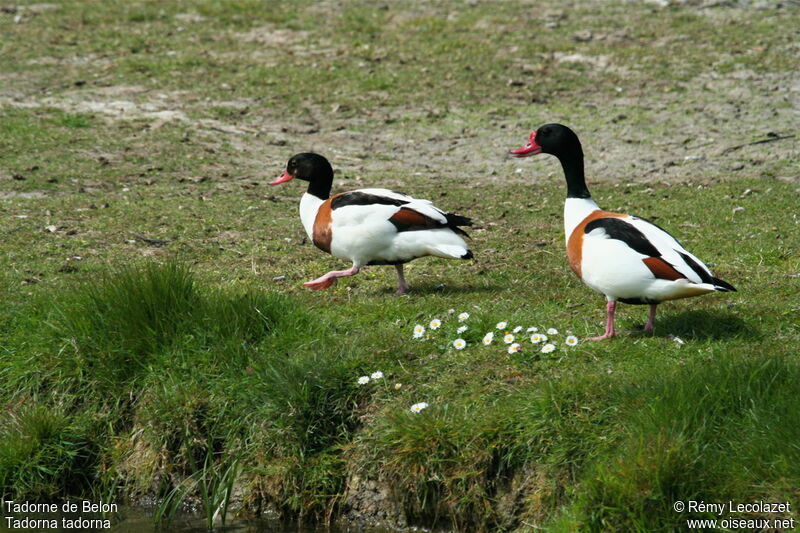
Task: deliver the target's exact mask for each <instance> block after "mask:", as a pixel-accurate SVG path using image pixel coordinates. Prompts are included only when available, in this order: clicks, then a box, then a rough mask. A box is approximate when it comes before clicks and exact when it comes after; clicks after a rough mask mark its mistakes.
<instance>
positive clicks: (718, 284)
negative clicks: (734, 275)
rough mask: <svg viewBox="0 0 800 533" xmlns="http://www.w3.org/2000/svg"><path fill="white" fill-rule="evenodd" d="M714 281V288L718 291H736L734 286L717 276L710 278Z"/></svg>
mask: <svg viewBox="0 0 800 533" xmlns="http://www.w3.org/2000/svg"><path fill="white" fill-rule="evenodd" d="M711 280H712V281H713V283H714V288H715V289H716V290H718V291H720V292H736V287H734V286H733V285H731V284H730V283H728V282H727V281H724V280H721V279H719V278H711Z"/></svg>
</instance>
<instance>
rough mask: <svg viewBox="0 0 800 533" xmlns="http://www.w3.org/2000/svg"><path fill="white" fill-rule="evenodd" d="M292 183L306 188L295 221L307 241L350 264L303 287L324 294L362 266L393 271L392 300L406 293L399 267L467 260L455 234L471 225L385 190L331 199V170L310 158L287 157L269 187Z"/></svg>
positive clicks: (308, 155) (466, 251)
mask: <svg viewBox="0 0 800 533" xmlns="http://www.w3.org/2000/svg"><path fill="white" fill-rule="evenodd" d="M295 178H296V179H300V180H304V181H307V182H309V183H308V190H307V191H306V193H305V194H303V197H302V198H301V199H300V220H301V221H302V222H303V227H304V228H305V230H306V233H307V234H308V237H309V238H310V239H311V240H312V241H313V242H314V245H315V246H316V247H317V248H319V249H320V250H322V251H323V252H327V253H329V254H332V255H334V256H335V257H338V258H340V259H346V260H349V261H352V262H353V266H352V267H351V268H349V269H347V270H334V271H331V272H328V273H327V274H325V275H324V276H321V277H319V278H317V279H315V280H313V281H309V282H307V283H305V284H304V285H305V286H306V287H309V288H311V289H313V290H321V289H327V288H328V287H330V286H331V285H333V284H335V283H336V282H337V280H338V279H339V278H342V277H345V276H352V275H354V274H357V273H358V272H359V270H361V269H362V268H364V267H365V266H367V265H394V266H395V268H396V269H397V292H396V294H404V293H405V292H407V291H408V289H409V288H410V287H409V285H408V283H406V280H405V278H404V277H403V264H405V263H408V262H409V261H412V260H414V259H416V258H418V257H424V256H426V255H433V256H436V257H444V258H449V259H471V258H472V252H471V251H470V250H469V248H468V247H467V243H466V242H464V239H462V238H461V236H462V235H463V236H466V235H467V234H466V233H465V232H464V231H463V230H462V229H461V228H459V226H470V225H472V221H471V220H470V219H469V218H466V217H462V216H460V215H454V214H452V213H446V212H444V211H442V210H441V209H439V208H438V207H436V206H434V205H433V204H432V203H431V202H429V201H428V200H418V199H416V198H412V197H410V196H406V195H404V194H399V193H396V192H392V191H390V190H387V189H359V190H357V191H351V192H344V193H339V194H334V195H333V196H331V185H332V183H333V169H332V168H331V165H330V163H328V160H327V159H325V158H324V157H322V156H321V155H319V154H315V153H310V152H309V153H301V154H297V155H295V156H293V157H292V158H291V159H289V163H288V164H287V165H286V170H285V171H284V173H283V174H282V175H281V176H280V177H279V178H277V179H276V180H275V181H273V182H271V183H270V185H278V184H280V183H285V182H287V181H289V180H292V179H295Z"/></svg>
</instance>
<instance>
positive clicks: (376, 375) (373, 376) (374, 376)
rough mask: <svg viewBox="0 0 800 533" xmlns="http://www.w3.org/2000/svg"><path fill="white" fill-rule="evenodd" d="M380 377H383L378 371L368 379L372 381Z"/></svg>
mask: <svg viewBox="0 0 800 533" xmlns="http://www.w3.org/2000/svg"><path fill="white" fill-rule="evenodd" d="M382 377H383V372H381V371H380V370H377V371H375V372H373V373H372V375H370V378H372V379H381V378H382Z"/></svg>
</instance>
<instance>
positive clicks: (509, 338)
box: [503, 333, 514, 344]
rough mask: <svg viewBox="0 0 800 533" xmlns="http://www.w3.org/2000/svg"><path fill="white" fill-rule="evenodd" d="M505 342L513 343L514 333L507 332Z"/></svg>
mask: <svg viewBox="0 0 800 533" xmlns="http://www.w3.org/2000/svg"><path fill="white" fill-rule="evenodd" d="M503 342H504V343H506V344H511V343H512V342H514V335H512V334H511V333H507V334H506V336H505V337H503Z"/></svg>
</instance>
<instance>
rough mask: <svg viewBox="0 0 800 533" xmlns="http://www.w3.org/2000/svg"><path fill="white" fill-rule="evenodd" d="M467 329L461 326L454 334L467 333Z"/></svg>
mask: <svg viewBox="0 0 800 533" xmlns="http://www.w3.org/2000/svg"><path fill="white" fill-rule="evenodd" d="M467 329H469V328H467V326H461V327H460V328H458V329H457V330H456V333H464V332H465V331H467Z"/></svg>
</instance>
